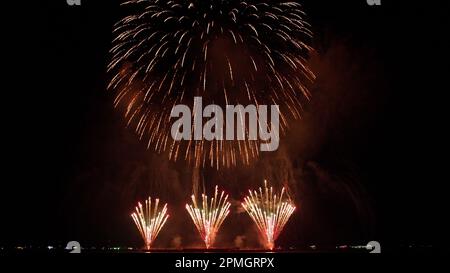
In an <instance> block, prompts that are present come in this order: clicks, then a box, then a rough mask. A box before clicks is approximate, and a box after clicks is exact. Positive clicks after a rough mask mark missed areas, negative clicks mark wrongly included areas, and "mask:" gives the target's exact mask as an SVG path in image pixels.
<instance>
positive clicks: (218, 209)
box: [186, 186, 231, 248]
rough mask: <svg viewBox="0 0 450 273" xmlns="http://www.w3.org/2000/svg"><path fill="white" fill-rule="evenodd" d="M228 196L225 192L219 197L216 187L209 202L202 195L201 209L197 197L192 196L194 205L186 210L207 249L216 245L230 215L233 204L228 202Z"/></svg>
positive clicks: (205, 196)
mask: <svg viewBox="0 0 450 273" xmlns="http://www.w3.org/2000/svg"><path fill="white" fill-rule="evenodd" d="M227 200H228V195H225V192H223V191H222V193H221V194H220V196H219V190H218V187H217V186H216V189H215V193H214V197H213V198H211V199H210V201H208V196H207V195H205V194H202V201H201V202H202V203H201V207H199V206H198V204H197V200H196V197H195V195H192V205H189V204H186V209H187V211H188V212H189V215H190V216H191V218H192V221H193V222H194V224H195V226H196V227H197V229H198V232H199V233H200V236H201V237H202V239H203V241H204V242H205V245H206V248H210V247H211V246H212V245H213V244H214V240H215V239H216V235H217V232H218V231H219V228H220V226H221V225H222V223H223V221H224V220H225V218H226V217H227V216H228V214H229V213H230V206H231V203H230V202H228V201H227Z"/></svg>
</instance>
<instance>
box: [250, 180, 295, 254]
mask: <svg viewBox="0 0 450 273" xmlns="http://www.w3.org/2000/svg"><path fill="white" fill-rule="evenodd" d="M249 193H250V195H249V196H247V197H245V199H244V203H242V206H243V207H244V209H245V210H246V211H247V213H248V214H249V215H250V217H251V218H252V219H253V221H254V222H255V224H256V226H257V227H258V230H259V232H260V233H261V235H262V236H263V238H264V240H265V242H266V245H265V246H266V248H268V249H270V250H272V249H273V248H274V246H275V240H276V239H277V238H278V236H279V235H280V233H281V231H282V230H283V228H284V226H285V225H286V223H287V221H288V220H289V217H290V216H291V215H292V213H293V212H294V210H295V206H294V205H293V204H292V202H291V201H290V200H289V199H285V200H283V195H284V188H283V189H282V190H281V194H280V195H279V196H277V195H276V194H274V193H273V188H272V187H270V188H268V187H267V181H264V191H263V189H262V188H259V192H257V191H253V192H252V191H251V190H249Z"/></svg>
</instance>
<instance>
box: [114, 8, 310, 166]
mask: <svg viewBox="0 0 450 273" xmlns="http://www.w3.org/2000/svg"><path fill="white" fill-rule="evenodd" d="M123 5H124V6H125V7H127V8H128V9H129V10H130V12H129V14H131V15H129V16H126V17H125V18H123V19H122V20H120V21H119V22H118V23H117V24H116V25H115V28H114V37H115V38H114V40H113V45H112V49H111V50H110V52H111V62H110V64H109V65H108V71H109V72H110V73H112V80H111V82H110V83H109V86H108V89H110V90H114V92H115V101H114V104H115V107H120V108H123V112H124V116H125V119H126V120H127V125H128V126H130V127H132V128H134V130H135V131H136V133H137V134H138V136H139V137H140V138H141V139H142V140H144V141H146V142H147V147H148V148H149V149H150V148H151V149H154V150H155V151H157V152H163V151H166V152H167V153H168V156H169V158H170V159H172V160H175V161H176V160H177V159H179V158H182V159H185V160H186V161H188V162H189V163H191V164H194V165H195V166H196V167H205V166H207V165H209V166H212V167H215V168H220V167H231V166H236V165H238V164H244V165H248V164H250V162H252V160H253V159H255V158H256V157H258V156H259V149H258V148H259V146H260V142H261V141H259V140H234V141H230V140H212V141H203V140H183V141H174V140H173V139H172V138H171V126H170V122H169V121H170V113H171V110H172V108H173V106H175V105H177V104H184V105H188V106H191V109H193V108H194V105H193V98H194V97H195V96H201V97H202V98H203V102H204V103H205V104H206V103H207V104H216V105H220V106H222V107H223V106H225V105H250V104H253V105H255V106H258V105H274V104H276V105H279V106H280V110H279V111H280V123H281V124H280V131H281V133H283V132H285V130H286V129H287V127H288V118H289V117H292V118H299V117H300V114H301V110H302V105H303V104H304V103H306V102H307V101H308V100H309V98H310V93H309V91H308V88H307V84H308V83H310V82H312V81H313V79H314V74H313V73H312V72H311V71H310V69H309V68H308V64H307V61H306V59H307V58H308V56H309V53H310V51H311V50H312V48H311V47H310V46H308V43H309V41H310V40H311V36H312V33H311V31H310V30H309V28H310V26H309V24H308V23H307V22H306V21H305V20H304V17H305V14H304V13H303V11H302V10H301V6H300V4H298V3H295V2H284V1H277V0H247V1H242V0H227V1H225V0H191V1H181V0H172V1H165V0H164V1H163V0H130V1H127V2H124V3H123ZM245 119H246V117H245V116H243V115H241V116H240V117H237V120H238V121H237V122H241V124H243V123H245ZM192 127H193V125H192ZM243 127H244V128H245V126H243ZM191 129H192V130H193V128H191ZM248 133H249V132H248V130H247V132H246V134H247V136H248ZM247 139H248V137H247Z"/></svg>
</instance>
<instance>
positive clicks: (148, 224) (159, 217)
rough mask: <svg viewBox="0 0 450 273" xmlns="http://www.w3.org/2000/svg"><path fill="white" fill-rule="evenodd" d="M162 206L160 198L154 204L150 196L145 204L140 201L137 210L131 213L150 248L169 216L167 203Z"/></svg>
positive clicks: (147, 246) (147, 247) (146, 245)
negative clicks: (160, 205)
mask: <svg viewBox="0 0 450 273" xmlns="http://www.w3.org/2000/svg"><path fill="white" fill-rule="evenodd" d="M160 208H161V207H159V199H156V200H155V203H154V204H153V205H152V199H151V198H150V197H149V198H148V199H147V200H145V206H142V204H141V203H140V202H139V203H138V206H137V207H136V211H135V212H133V213H132V214H131V217H132V218H133V220H134V223H135V224H136V226H137V228H138V230H139V232H140V234H141V236H142V239H143V240H144V242H145V247H146V249H150V247H151V245H152V243H153V241H155V239H156V237H157V236H158V233H159V232H160V231H161V229H162V227H163V226H164V224H165V223H166V221H167V218H168V217H169V215H168V214H167V204H165V205H164V206H163V207H162V209H160Z"/></svg>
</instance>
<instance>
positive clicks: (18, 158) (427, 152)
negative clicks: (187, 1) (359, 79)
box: [0, 0, 449, 246]
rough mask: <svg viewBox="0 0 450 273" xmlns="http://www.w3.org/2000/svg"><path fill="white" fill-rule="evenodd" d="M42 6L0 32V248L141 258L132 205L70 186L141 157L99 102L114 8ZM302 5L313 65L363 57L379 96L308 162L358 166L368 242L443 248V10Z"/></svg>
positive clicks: (356, 1) (359, 3)
mask: <svg viewBox="0 0 450 273" xmlns="http://www.w3.org/2000/svg"><path fill="white" fill-rule="evenodd" d="M48 2H49V3H46V2H45V3H39V4H38V5H36V4H35V5H36V7H32V8H31V6H26V5H24V6H23V7H20V9H19V10H17V11H15V12H13V14H11V15H13V16H12V17H13V19H11V20H8V21H9V22H10V25H12V26H11V27H12V29H13V31H12V33H11V35H9V34H5V36H6V37H5V38H6V39H5V41H6V43H7V44H9V45H12V46H13V50H12V51H9V50H5V51H4V52H3V54H4V55H5V57H7V58H10V59H11V60H12V61H13V63H12V64H11V65H8V66H7V67H4V69H5V70H6V71H7V74H6V79H4V81H3V100H2V101H3V104H4V107H3V111H4V117H5V124H6V125H5V126H4V127H3V128H4V131H3V134H4V136H6V140H4V142H3V145H4V147H5V152H4V154H3V162H4V163H3V165H4V168H5V169H4V173H3V178H2V185H1V196H2V198H1V199H2V200H1V208H0V212H1V215H2V216H1V219H2V220H1V229H2V232H1V236H0V243H3V244H14V245H17V244H46V243H52V242H66V241H68V240H79V241H82V242H85V244H93V245H95V244H105V243H112V244H114V243H119V244H122V243H123V244H131V245H139V241H138V238H137V237H136V236H135V235H134V234H133V236H131V237H130V236H129V234H130V233H133V232H134V231H132V230H133V227H131V224H130V225H129V226H130V227H128V225H125V224H124V223H126V221H127V220H129V219H127V217H128V211H129V210H130V208H132V204H134V201H135V200H129V201H128V203H123V202H122V203H120V202H121V201H117V200H116V199H115V196H114V194H112V193H111V192H107V193H105V192H104V191H105V188H107V186H105V185H106V184H107V182H105V181H96V180H95V179H91V180H90V179H89V178H86V179H85V180H88V181H89V183H90V184H85V185H82V186H79V185H77V184H76V183H77V181H79V180H80V179H78V178H79V177H80V176H83V175H85V172H86V170H87V169H89V170H90V171H91V172H94V173H95V172H96V171H99V172H101V171H105V170H106V171H108V170H111V169H116V168H120V163H118V162H119V161H118V160H113V159H111V158H110V157H113V158H114V157H116V158H117V156H118V154H119V155H120V154H122V153H130V154H132V156H125V157H124V160H129V159H130V158H133V160H136V161H138V162H139V160H140V159H142V158H146V156H147V155H146V153H151V152H148V151H145V150H144V148H143V146H144V145H142V143H139V142H138V141H137V140H135V139H134V137H133V134H132V133H131V132H130V130H127V129H125V128H124V126H123V123H122V121H121V119H120V115H118V114H117V113H115V112H114V109H113V107H112V95H111V94H109V93H108V92H107V91H106V90H105V86H106V83H107V81H108V79H109V78H108V75H106V73H105V70H106V69H105V67H106V64H107V62H108V55H107V52H108V50H109V47H110V44H111V39H112V35H111V30H112V25H113V24H114V22H116V21H117V20H118V19H119V18H120V17H121V16H122V15H123V14H121V12H120V9H119V6H118V1H88V0H84V1H83V0H82V6H81V7H69V6H67V4H66V3H65V1H62V0H61V1H59V0H58V1H48ZM392 2H395V3H392ZM303 4H304V7H305V10H306V12H307V14H308V16H309V18H310V21H311V23H312V25H313V28H314V31H315V33H316V38H315V43H316V45H317V48H318V52H319V54H325V52H326V51H327V49H328V48H329V47H331V46H330V45H329V44H328V43H329V42H330V41H331V42H330V43H332V41H333V40H338V41H342V40H344V41H345V44H346V45H348V46H347V47H346V49H345V50H347V51H349V52H353V51H354V52H356V53H355V55H351V56H359V55H358V54H359V52H372V53H371V55H370V56H372V57H373V58H374V59H375V60H376V64H377V69H376V70H374V71H375V72H374V73H380V72H382V73H381V74H379V75H381V76H380V77H379V79H378V80H377V82H378V83H379V87H380V88H374V89H376V94H375V95H374V94H372V95H371V96H369V98H370V99H372V98H377V102H374V104H375V105H376V107H375V109H372V111H371V115H370V117H367V118H362V120H363V121H361V118H358V117H354V119H356V120H360V121H359V122H358V125H357V126H345V127H344V128H343V129H342V130H341V132H340V134H341V135H340V136H339V137H336V136H330V137H328V138H327V141H325V144H324V145H323V146H322V147H321V148H320V152H318V153H316V154H315V155H314V157H315V160H316V161H319V162H328V163H327V164H328V165H330V164H331V165H333V164H334V165H338V163H333V160H332V159H333V158H335V157H334V156H333V154H335V153H344V154H345V155H344V157H345V158H347V159H350V160H352V161H353V162H354V164H355V165H357V166H358V170H359V172H360V174H361V177H362V179H361V184H362V185H363V186H364V188H365V189H366V192H367V193H368V198H370V200H371V206H372V209H373V211H374V214H375V215H376V216H375V219H376V220H375V223H374V226H375V228H374V231H373V232H372V233H371V236H372V237H373V238H376V239H378V240H380V241H382V242H384V243H385V244H388V245H393V246H398V245H405V244H406V245H409V244H424V245H427V244H432V245H438V244H440V243H442V240H443V237H445V236H444V235H445V233H444V227H443V221H444V218H446V215H447V214H448V213H446V212H444V209H445V207H444V205H443V203H444V201H445V199H444V198H445V197H444V196H445V190H444V188H446V187H445V184H446V183H447V180H448V179H447V178H446V176H445V174H446V170H447V169H446V166H445V165H446V164H445V163H446V159H445V158H446V155H447V153H446V152H444V146H443V145H441V143H442V142H441V140H442V139H443V138H444V136H443V134H444V128H445V125H446V124H447V122H445V114H444V113H445V109H446V107H445V103H446V101H445V100H444V99H443V98H444V96H443V95H445V93H447V92H448V90H449V88H448V81H447V77H448V76H447V75H446V73H445V71H446V70H448V68H447V66H448V62H447V60H446V56H447V52H446V51H447V50H448V46H446V45H444V42H443V41H444V40H446V39H447V37H446V36H447V35H448V29H447V28H446V27H445V25H444V18H445V16H447V14H448V11H449V9H448V4H444V1H443V2H437V1H436V2H433V3H431V2H430V1H421V2H419V3H417V2H414V3H413V2H411V1H382V6H380V7H371V6H368V5H367V4H366V2H365V1H364V0H352V1H322V0H307V1H303ZM16 28H17V29H16ZM10 29H11V28H10ZM352 58H353V57H352ZM356 58H358V57H356ZM364 60H365V59H364V58H362V57H361V61H360V63H361V62H362V63H364ZM343 69H345V67H344V68H343ZM367 73H371V72H370V70H369V72H367ZM356 76H358V75H356ZM375 76H376V75H375ZM369 98H368V99H369ZM378 100H379V101H378ZM367 105H369V107H370V105H371V101H367ZM352 120H353V118H349V119H348V120H347V122H348V123H352ZM443 120H444V121H443ZM116 133H117V135H115V134H116ZM112 150H113V151H112ZM330 162H331V163H330ZM99 169H100V170H99ZM441 174H443V175H444V176H443V177H441ZM93 177H95V175H94V176H93ZM74 189H76V190H74ZM105 196H106V197H105ZM98 200H101V201H98ZM100 202H102V204H99V203H100ZM118 203H119V204H118ZM124 219H127V220H124ZM124 227H126V229H125V230H124V229H123V228H124ZM294 230H295V228H294ZM121 231H123V232H121ZM324 236H325V235H324ZM363 238H364V239H365V237H363ZM330 242H331V243H336V244H339V243H352V242H351V241H347V242H343V241H341V240H333V239H330ZM304 243H305V241H304V240H300V241H299V242H292V244H293V245H301V244H304ZM307 243H312V242H309V241H307Z"/></svg>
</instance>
